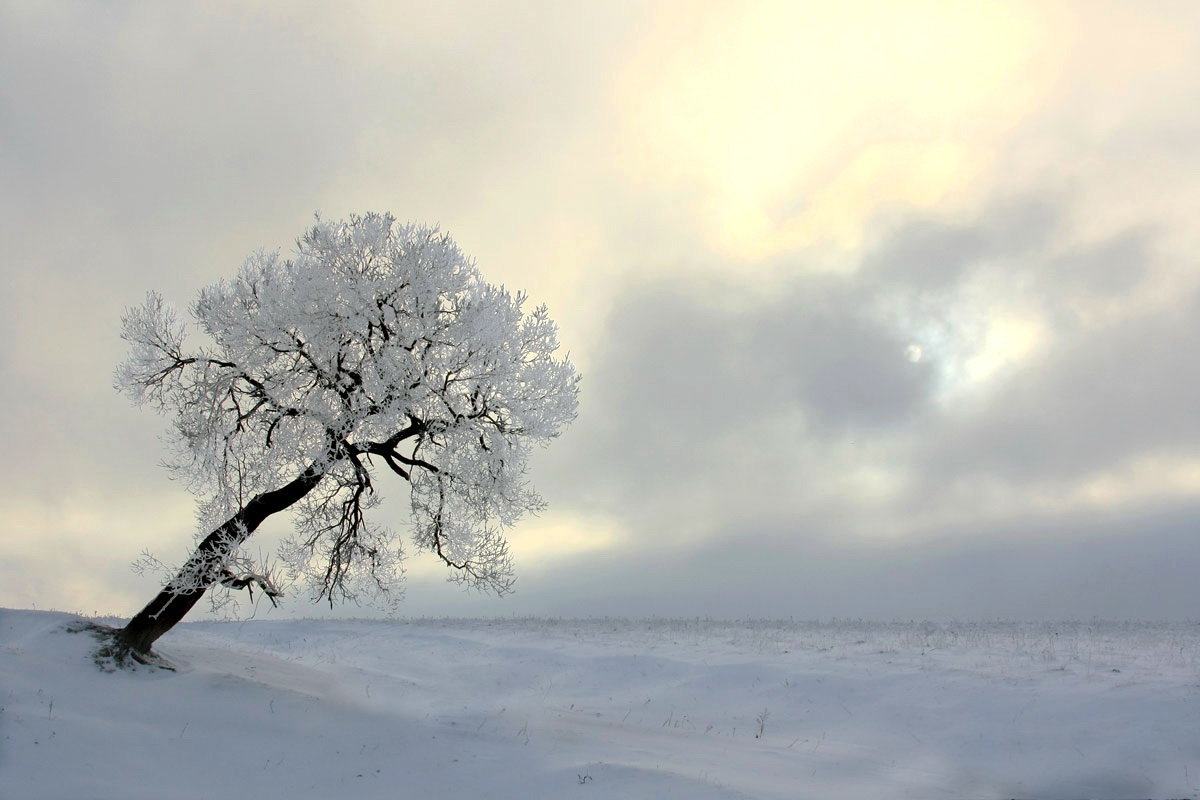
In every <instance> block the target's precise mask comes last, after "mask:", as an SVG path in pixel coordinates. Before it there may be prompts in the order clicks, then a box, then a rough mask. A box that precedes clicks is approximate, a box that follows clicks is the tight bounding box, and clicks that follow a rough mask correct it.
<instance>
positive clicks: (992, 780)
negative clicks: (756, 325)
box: [0, 611, 1200, 800]
mask: <svg viewBox="0 0 1200 800" xmlns="http://www.w3.org/2000/svg"><path fill="white" fill-rule="evenodd" d="M74 619H75V618H72V617H70V616H68V615H65V614H55V613H48V612H32V611H0V697H2V700H0V703H2V705H3V709H2V710H0V797H3V798H5V800H37V799H44V800H51V799H53V800H61V798H83V797H86V798H94V799H95V800H105V799H106V798H113V799H115V798H121V799H122V800H130V799H132V800H137V799H138V798H147V800H149V798H154V799H155V800H157V799H158V798H162V797H171V798H179V799H180V800H188V799H189V798H195V799H196V800H200V799H201V798H204V799H205V800H207V799H208V798H213V797H294V798H304V797H355V798H367V799H369V798H388V799H389V800H394V798H397V797H439V798H517V797H519V798H574V797H577V798H687V799H688V800H696V799H699V800H705V799H706V798H788V799H789V800H795V799H796V798H838V800H856V799H857V798H862V799H863V800H867V799H868V798H871V799H872V800H874V799H876V798H884V797H887V798H897V799H903V798H914V800H915V799H916V798H921V799H922V800H929V799H932V798H1010V797H1023V798H1107V799H1108V800H1115V799H1116V798H1135V797H1138V798H1146V797H1153V798H1180V797H1195V796H1196V795H1197V793H1198V791H1200V679H1198V674H1200V672H1198V670H1200V635H1198V634H1200V630H1198V628H1197V626H1196V625H1195V624H1171V625H1165V624H1153V625H1151V624H1140V623H1137V624H1135V623H1065V624H1017V623H998V622H996V623H983V624H980V623H960V624H934V623H895V624H874V623H863V622H832V623H799V622H786V621H785V622H771V621H745V622H717V621H707V620H687V621H683V620H656V621H641V622H639V621H628V620H586V621H567V620H539V619H515V620H503V621H480V620H412V621H398V622H376V621H371V622H365V621H344V622H331V621H321V622H314V621H287V622H264V621H254V622H249V623H210V622H204V623H190V624H184V625H181V626H179V627H178V628H177V629H176V631H175V632H173V633H172V635H171V636H170V637H169V638H168V639H167V640H165V641H164V642H162V643H161V651H162V652H163V653H164V654H165V655H166V656H167V657H168V658H170V659H172V660H173V661H174V662H175V663H176V664H177V665H179V666H180V667H181V669H180V671H179V672H174V673H172V672H166V671H161V670H151V669H145V668H142V669H138V670H136V671H133V672H116V673H102V672H99V671H98V670H97V669H96V667H95V666H94V665H93V664H92V662H91V660H90V655H89V654H90V651H91V649H92V648H93V646H94V643H93V642H92V640H91V638H90V637H89V636H88V635H87V634H72V633H68V632H66V630H65V629H66V627H67V625H68V624H70V623H71V622H72V621H73V620H74Z"/></svg>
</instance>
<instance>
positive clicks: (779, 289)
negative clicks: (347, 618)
mask: <svg viewBox="0 0 1200 800" xmlns="http://www.w3.org/2000/svg"><path fill="white" fill-rule="evenodd" d="M1198 37H1200V5H1197V4H1195V3H1190V2H1179V3H1169V2H1161V3H1138V4H1132V3H1104V2H1079V3H1074V4H1072V3H1041V2H1029V3H1021V2H1001V3H996V4H995V5H989V4H987V3H940V2H895V1H894V0H883V1H881V2H877V3H872V2H860V3H853V2H852V3H823V2H821V3H818V2H812V3H802V2H788V1H784V2H777V3H771V2H763V3H710V4H705V3H700V2H692V1H690V0H689V1H688V2H679V3H671V2H660V3H633V2H631V3H616V2H608V3H572V2H562V1H561V0H551V1H550V2H544V3H539V2H511V3H504V2H501V3H490V2H488V3H485V2H461V3H438V4H421V5H417V4H411V5H410V4H406V3H402V2H390V1H389V2H378V3H361V2H360V3H353V2H347V3H340V2H339V3H325V4H319V3H306V4H299V3H297V4H279V3H266V2H264V3H246V2H238V3H203V4H184V3H165V4H164V3H157V2H111V3H83V2H80V3H68V2H64V3H43V2H38V1H37V0H30V1H29V2H22V0H0V220H2V222H0V253H2V255H0V271H2V279H3V286H2V291H0V474H2V475H3V481H2V482H0V606H9V607H37V608H58V609H63V610H69V611H82V612H85V613H92V612H100V613H111V614H118V615H129V614H132V613H133V612H135V611H136V610H137V609H138V608H140V607H141V605H142V604H143V603H144V602H145V601H147V600H149V599H150V597H151V596H153V594H154V593H155V591H156V590H157V588H158V587H157V585H156V582H155V579H154V578H153V577H139V576H137V575H135V574H134V573H133V572H131V571H130V569H129V564H130V562H132V561H133V560H134V559H136V558H137V557H138V556H139V554H141V552H142V551H143V550H147V549H149V550H151V551H153V552H154V553H155V554H156V555H158V556H159V557H161V558H163V559H166V560H171V559H178V558H180V557H181V556H182V555H183V554H184V553H185V552H186V551H187V548H188V546H189V545H190V544H191V536H192V534H193V533H194V522H193V518H192V513H193V512H192V508H193V504H192V499H191V497H190V496H189V495H188V494H187V493H186V492H185V491H184V490H183V488H182V487H180V486H179V485H177V484H175V483H172V482H171V481H170V480H168V478H167V476H166V473H165V472H164V471H163V470H162V469H161V468H160V467H159V466H158V463H159V461H160V460H161V459H162V458H163V456H164V455H165V453H164V451H163V449H162V447H161V445H160V443H159V441H158V436H159V435H160V434H161V432H162V431H163V429H164V420H163V419H161V418H159V417H157V416H155V415H154V414H153V412H152V411H150V410H149V409H137V408H133V407H132V406H130V405H129V404H128V402H127V401H126V400H125V399H124V398H123V397H121V396H119V395H118V394H117V393H116V392H115V391H114V390H113V389H112V387H111V378H112V370H113V368H114V366H115V365H116V363H117V362H118V361H119V360H120V359H121V357H122V355H123V347H122V343H121V341H120V339H119V337H118V329H119V320H120V316H121V313H122V311H123V309H124V308H125V307H126V306H129V305H133V304H136V303H138V302H140V300H141V299H142V298H143V297H144V295H145V292H146V291H147V290H150V289H156V290H159V291H161V292H162V293H163V294H165V295H166V296H167V297H168V298H170V299H173V300H174V301H175V302H177V303H178V304H179V305H181V306H184V307H186V306H187V305H188V304H189V303H190V302H191V301H192V299H193V297H194V296H195V294H196V292H197V291H198V290H199V289H200V288H201V287H202V286H204V285H205V284H207V283H209V282H211V281H214V280H216V279H219V278H222V277H227V276H231V275H233V274H234V273H235V272H236V270H237V269H238V267H239V266H240V264H241V262H242V261H243V259H244V258H245V257H246V256H247V255H249V254H250V253H251V252H252V251H254V250H255V249H258V248H266V249H276V248H281V249H283V250H284V251H285V252H286V251H287V250H288V249H290V247H291V246H292V243H293V241H294V240H295V238H296V237H297V236H298V235H299V234H300V233H301V232H302V231H303V229H304V228H305V226H306V225H308V224H309V223H310V221H311V219H312V215H313V213H314V212H318V211H319V212H320V213H321V214H322V215H323V216H324V217H326V218H335V219H336V218H339V217H343V216H345V215H347V214H350V213H355V212H363V211H392V212H393V213H395V214H396V215H397V216H398V217H400V218H402V219H411V220H414V221H419V222H428V223H439V224H440V225H441V226H442V227H443V229H445V230H447V231H449V232H450V233H451V234H452V235H453V236H454V237H455V239H456V240H457V241H458V242H459V244H460V245H461V246H462V247H463V249H464V250H466V251H467V252H468V253H469V254H471V255H472V256H473V257H474V258H475V259H476V260H477V262H478V264H479V267H480V269H481V270H482V272H483V273H484V275H485V276H486V277H487V278H489V279H490V280H492V281H494V282H498V283H504V284H506V285H508V286H509V287H511V288H521V289H525V290H527V291H528V292H529V293H530V295H531V297H532V299H533V300H534V301H535V302H539V303H541V302H545V303H547V304H549V306H550V308H551V312H552V315H553V316H554V318H555V319H556V320H558V322H559V324H560V326H561V338H562V340H563V342H564V345H565V347H566V348H568V349H569V350H570V352H571V356H572V359H573V360H574V361H575V362H576V364H577V365H578V366H579V368H580V370H581V371H582V372H583V374H584V383H583V390H582V405H581V412H580V416H579V419H578V420H577V421H576V423H575V424H574V425H573V426H572V427H571V428H570V429H569V430H568V431H567V433H566V434H564V436H563V437H562V438H561V439H560V440H559V441H557V442H555V443H554V445H553V446H552V447H551V448H550V449H549V450H547V451H545V452H544V453H541V454H539V457H538V459H537V460H536V462H535V465H534V480H535V483H536V484H537V485H538V486H539V488H540V489H541V490H542V492H543V494H544V495H545V496H546V498H547V500H548V501H549V502H550V504H551V508H550V510H549V511H548V512H547V513H546V514H544V515H543V516H542V517H540V518H537V519H532V520H527V521H526V522H524V523H522V524H521V525H520V526H518V528H516V529H515V530H514V531H512V534H511V537H510V539H511V542H512V545H513V553H514V557H515V560H516V563H517V574H518V583H517V592H516V594H514V595H512V596H510V597H507V598H504V599H496V598H495V597H492V596H487V595H479V594H465V593H463V592H462V591H461V590H460V589H458V588H457V587H454V586H450V585H448V584H445V583H444V582H443V578H444V574H443V573H442V572H441V571H440V570H439V569H438V567H437V566H436V565H435V564H433V563H432V561H431V560H430V559H428V558H426V557H413V558H412V559H411V560H410V563H409V581H408V592H407V599H406V601H405V605H404V606H403V608H402V613H407V614H414V615H416V614H422V615H424V614H454V615H461V614H470V615H483V614H486V615H492V614H500V615H508V614H530V613H532V614H549V615H570V616H575V615H635V616H645V615H687V616H695V615H700V616H705V615H709V616H720V617H733V616H747V615H753V616H772V617H774V616H783V617H788V616H792V617H797V618H812V617H832V616H840V617H860V616H861V617H871V618H880V619H892V618H897V617H899V618H910V617H917V618H922V617H932V618H955V617H957V618H963V617H1005V618H1035V619H1036V618H1067V617H1070V618H1091V617H1095V616H1099V617H1119V618H1128V617H1135V618H1196V617H1200V263H1198V261H1197V253H1200V248H1198V245H1200V225H1197V222H1196V209H1197V208H1200V41H1197V38H1198ZM391 491H392V492H393V493H394V494H395V496H396V497H397V498H398V499H400V498H402V497H403V492H404V487H403V486H401V485H394V486H393V487H392V489H391ZM400 508H401V506H400V504H399V503H397V504H395V505H394V506H388V505H385V506H384V507H383V509H382V513H383V515H384V516H385V517H388V515H392V516H393V517H394V518H395V523H397V524H398V523H399V521H400V519H401V518H400V516H399V510H400ZM278 525H286V521H281V522H280V523H278ZM279 529H280V528H278V526H277V527H276V528H275V529H266V530H264V531H262V532H261V536H258V537H257V538H258V539H259V541H260V542H261V546H262V547H263V548H264V550H265V549H267V548H269V545H270V543H271V539H272V536H273V535H274V533H275V532H277V531H278V530H279ZM254 544H255V540H253V539H252V540H251V545H252V549H253V545H254ZM318 611H319V609H318V608H315V607H313V606H310V605H309V604H308V603H307V602H306V601H305V600H304V599H303V598H300V597H296V598H289V602H288V604H287V606H286V607H285V608H284V609H283V610H281V611H278V612H274V613H275V615H277V616H285V615H309V614H313V613H316V612H318ZM260 613H265V612H263V611H261V610H260ZM342 613H351V614H363V613H365V610H363V609H355V608H352V609H348V610H343V612H342Z"/></svg>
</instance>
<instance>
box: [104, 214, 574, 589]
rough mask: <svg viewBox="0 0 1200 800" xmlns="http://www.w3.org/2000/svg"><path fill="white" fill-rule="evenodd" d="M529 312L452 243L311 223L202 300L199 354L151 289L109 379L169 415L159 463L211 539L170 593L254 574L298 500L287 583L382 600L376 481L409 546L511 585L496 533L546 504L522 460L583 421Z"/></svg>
mask: <svg viewBox="0 0 1200 800" xmlns="http://www.w3.org/2000/svg"><path fill="white" fill-rule="evenodd" d="M525 306H526V296H525V295H524V294H521V293H517V294H513V293H510V292H509V291H507V290H506V289H505V288H503V287H501V286H495V285H493V284H490V283H488V282H486V281H485V280H484V279H483V277H482V276H481V275H480V273H479V271H478V269H477V268H476V266H475V264H474V262H473V261H472V260H471V259H469V258H467V257H466V256H465V255H464V254H463V253H462V251H461V250H460V249H459V248H458V246H457V245H456V244H455V243H454V242H453V240H452V239H451V238H450V237H449V236H448V235H446V234H445V233H442V232H440V231H438V230H437V229H435V228H429V227H424V226H420V225H413V224H400V223H398V222H397V221H396V220H395V218H393V217H392V216H391V215H388V214H365V215H362V216H351V217H349V218H348V219H346V220H343V221H336V222H330V221H323V220H320V219H319V218H318V220H317V222H316V224H315V225H313V226H312V227H311V228H310V229H309V230H308V231H307V232H306V233H305V234H304V235H303V236H302V237H301V238H300V239H299V240H298V242H297V247H296V250H295V252H294V254H293V255H291V256H290V257H284V256H282V255H280V254H279V253H277V252H258V253H256V254H254V255H252V256H251V257H250V258H249V259H248V260H247V261H246V262H245V264H244V265H243V266H242V268H241V271H240V272H239V273H238V275H237V277H236V278H234V279H233V280H230V281H219V282H217V283H214V284H212V285H211V286H208V287H207V288H205V289H204V290H202V291H201V292H200V295H199V299H198V300H197V301H196V302H195V303H194V305H193V306H192V308H191V315H192V317H193V318H194V321H195V324H196V326H197V327H198V328H199V329H200V331H201V332H202V334H203V336H202V337H200V338H202V340H203V341H202V342H201V343H199V344H192V343H190V341H189V337H188V336H187V331H186V328H185V325H184V324H183V323H182V322H181V321H180V319H179V315H178V314H177V313H176V311H175V310H173V309H172V307H171V306H169V305H168V304H167V303H166V302H164V300H163V299H162V297H160V296H159V295H158V294H155V293H151V294H150V295H148V297H147V299H146V302H145V303H144V304H143V305H141V306H140V307H137V308H133V309H130V310H129V311H128V312H127V313H126V315H125V317H124V319H123V336H124V338H125V339H126V340H127V341H128V342H129V344H130V350H129V355H128V358H127V359H126V360H125V362H124V363H122V364H121V366H120V367H119V368H118V370H117V374H116V385H117V387H118V388H120V389H121V390H123V391H125V392H126V393H128V394H129V395H130V396H131V397H132V398H133V399H134V400H135V401H137V402H139V403H149V404H152V405H154V406H155V407H157V408H158V409H160V410H161V411H163V412H164V413H166V414H169V415H170V416H171V418H172V422H173V424H172V435H171V437H170V438H171V451H172V452H171V457H170V459H169V460H168V466H169V468H170V469H171V470H172V471H173V473H174V474H175V475H176V476H178V477H179V478H180V479H181V480H183V481H185V482H186V484H187V485H188V487H189V488H190V489H191V490H192V491H193V492H194V493H195V494H196V495H197V496H198V498H199V501H200V512H199V517H200V521H201V525H200V535H201V536H204V534H205V533H208V539H213V538H214V537H216V540H215V544H214V545H213V546H212V547H207V548H205V547H201V548H199V549H198V550H197V553H196V555H194V556H193V557H192V558H191V559H190V560H189V561H188V563H187V564H185V565H184V567H183V568H181V569H180V570H179V571H178V572H177V573H176V575H175V577H174V578H173V579H172V581H171V583H170V584H168V586H167V589H166V590H164V592H167V593H171V592H174V593H176V594H180V593H195V592H196V591H197V590H198V591H200V592H203V590H204V589H206V588H207V587H209V586H210V585H212V584H213V583H215V582H218V581H221V580H224V581H225V582H226V585H231V586H237V585H238V580H239V579H238V576H239V575H248V576H251V577H256V576H258V575H261V573H262V570H261V568H257V567H254V566H253V565H252V564H251V562H250V561H249V556H248V554H247V553H246V552H245V550H244V548H243V546H242V545H243V542H244V540H245V538H246V537H247V536H248V535H249V534H250V533H251V532H252V531H253V529H254V527H256V526H257V525H258V524H259V522H261V519H259V517H260V516H261V517H265V516H267V515H269V514H270V513H273V512H274V511H275V510H280V509H281V508H282V507H289V506H290V507H291V509H292V511H293V514H294V521H295V527H294V532H293V534H292V535H291V536H290V537H289V538H288V539H287V540H286V541H285V542H284V544H283V545H282V546H281V548H280V552H279V553H278V556H279V558H280V559H281V560H282V562H283V563H284V565H285V568H286V571H287V572H288V573H289V574H290V575H291V576H292V577H294V578H297V579H300V580H301V581H302V582H303V583H304V584H306V585H307V586H308V587H309V588H310V589H311V592H312V594H313V596H314V597H316V598H325V599H328V600H329V601H330V602H332V601H333V600H335V599H352V600H355V601H358V600H367V601H372V600H375V601H377V600H383V601H385V602H386V601H388V599H389V598H391V597H394V596H395V594H396V593H395V591H394V590H395V588H396V587H397V582H398V581H399V580H400V578H401V576H402V568H401V556H402V548H401V546H400V539H399V537H398V536H397V534H396V533H395V532H394V531H392V530H389V529H388V528H387V527H386V526H384V525H382V524H380V523H379V522H378V521H376V520H374V519H373V518H372V516H371V514H370V513H369V512H370V510H371V509H372V507H374V506H375V505H376V504H377V503H378V502H379V499H380V498H379V495H378V494H377V493H376V488H377V486H376V479H377V473H378V472H379V471H380V470H383V471H386V472H390V473H392V474H394V475H395V476H397V477H399V478H400V479H402V480H403V481H405V482H407V484H408V501H409V502H408V503H407V508H408V511H409V516H410V519H409V520H408V523H409V527H410V529H411V534H412V539H413V541H414V543H415V544H416V546H417V547H418V548H423V549H426V550H429V551H432V552H433V553H436V554H437V556H438V557H439V558H440V559H441V560H442V561H443V562H445V564H446V565H448V566H449V567H451V568H452V575H453V576H454V577H455V578H456V579H457V580H460V581H463V582H465V583H467V584H470V585H473V586H480V587H486V588H490V589H493V590H496V591H499V592H505V591H507V590H509V589H510V588H511V586H512V580H513V577H512V563H511V559H510V557H509V553H508V547H507V544H506V540H505V537H504V529H505V528H506V527H508V526H511V525H512V524H513V523H514V522H516V521H517V519H518V518H520V517H521V516H522V515H523V514H524V513H526V512H530V511H534V512H536V511H538V510H539V509H541V508H542V507H543V501H542V499H541V498H540V497H539V495H538V494H537V493H536V492H535V491H534V490H533V488H532V487H531V486H530V485H529V484H528V482H527V480H526V477H525V475H526V465H527V460H528V456H529V453H530V450H531V447H532V446H534V445H538V444H543V443H545V442H547V441H549V440H550V439H553V438H555V437H556V436H557V435H558V434H559V432H560V431H561V430H562V429H563V427H564V426H565V425H566V424H568V423H569V422H570V421H571V420H572V419H573V418H574V417H575V414H576V408H577V394H578V381H579V378H578V376H577V374H576V371H575V368H574V367H573V365H572V364H571V362H570V360H569V359H568V358H567V357H565V356H559V355H558V354H557V351H558V349H559V342H558V337H557V326H556V325H555V323H554V322H553V321H552V320H551V319H550V317H549V315H548V313H547V310H546V308H545V307H544V306H539V307H537V308H534V309H533V310H532V311H527V310H526V308H525ZM256 504H257V505H256ZM210 531H211V533H210ZM220 531H224V533H221V534H220V535H218V533H219V532H220ZM206 541H207V539H206ZM245 581H246V578H242V583H243V584H244V583H245ZM193 602H194V601H193Z"/></svg>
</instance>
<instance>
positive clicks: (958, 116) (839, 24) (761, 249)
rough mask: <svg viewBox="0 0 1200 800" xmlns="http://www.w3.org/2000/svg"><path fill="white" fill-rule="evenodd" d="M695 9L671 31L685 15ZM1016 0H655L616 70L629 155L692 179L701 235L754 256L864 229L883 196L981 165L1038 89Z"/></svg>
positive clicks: (635, 166)
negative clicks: (688, 3) (738, 1)
mask: <svg viewBox="0 0 1200 800" xmlns="http://www.w3.org/2000/svg"><path fill="white" fill-rule="evenodd" d="M680 18H684V19H695V18H702V19H703V21H702V22H698V23H694V25H695V28H694V29H688V28H686V27H685V28H684V30H682V31H676V30H674V29H675V28H677V27H679V26H680V25H681V24H682V25H684V26H686V25H687V24H688V23H686V22H685V23H680V22H679V19H680ZM1038 46H1039V29H1038V27H1037V25H1035V24H1034V22H1033V21H1032V20H1031V19H1029V18H1028V17H1027V16H1025V15H1024V13H1023V10H1022V9H1021V8H1019V7H1017V6H1014V5H1011V4H975V3H972V4H951V3H939V2H916V3H902V4H900V3H890V2H860V3H850V4H813V3H803V4H797V3H787V2H766V3H755V4H745V5H738V6H736V7H734V8H722V9H721V11H720V12H719V13H702V14H690V13H689V14H670V15H664V20H663V22H662V23H661V29H660V30H657V31H656V32H655V33H654V35H653V37H652V38H651V39H650V40H649V41H648V42H647V44H646V46H645V48H644V49H643V52H642V53H641V54H640V55H639V56H638V57H636V58H635V59H634V60H633V61H632V63H631V65H630V66H629V67H628V68H627V70H626V71H625V73H624V80H623V82H622V93H623V95H624V97H625V98H626V99H627V100H628V106H629V108H630V119H629V120H628V126H627V127H628V137H629V139H630V141H631V145H630V150H631V151H632V153H633V154H635V157H634V158H633V160H632V163H630V164H629V166H628V169H630V170H631V171H636V172H638V173H641V174H644V175H648V176H650V177H648V178H647V179H656V180H674V181H680V182H683V183H686V184H689V185H691V186H693V187H694V188H695V190H696V191H697V192H699V193H700V195H701V197H702V199H703V203H704V206H705V212H706V216H707V220H706V221H707V224H708V230H709V233H710V236H711V239H712V241H711V244H712V245H714V246H715V247H717V248H719V249H720V251H721V252H723V253H725V254H726V255H729V256H733V257H739V258H742V259H749V260H756V259H761V258H763V257H766V256H770V255H773V254H775V253H779V252H782V251H786V250H789V249H792V248H796V247H800V246H804V245H808V244H813V243H819V242H823V241H832V242H833V243H834V244H837V245H840V246H844V247H850V246H854V245H856V244H858V243H859V242H860V241H861V238H862V234H863V226H864V224H865V223H866V221H867V220H868V219H869V218H870V216H871V215H872V214H873V213H874V212H876V211H879V210H880V209H882V208H885V207H887V206H889V205H895V204H903V205H905V206H908V207H916V208H922V207H930V206H933V205H935V204H938V203H941V202H942V201H944V200H945V199H946V198H947V197H949V196H952V195H954V194H955V193H957V192H961V191H962V190H963V189H965V188H966V187H968V186H970V185H971V184H972V183H973V182H974V181H975V180H977V179H978V178H979V176H980V174H981V173H982V172H983V171H984V170H985V169H986V168H987V166H988V164H989V161H990V159H991V145H992V142H993V139H994V137H995V136H996V135H997V134H998V133H1000V132H1003V131H1004V130H1006V129H1007V128H1009V127H1010V126H1011V125H1012V124H1013V123H1014V121H1015V120H1017V119H1019V117H1020V116H1021V114H1022V113H1023V112H1024V111H1026V110H1027V109H1028V107H1029V106H1030V103H1031V102H1032V100H1033V99H1034V97H1033V96H1034V95H1035V94H1036V89H1035V88H1033V87H1034V86H1035V84H1033V83H1032V82H1030V81H1028V80H1027V77H1028V71H1029V67H1030V62H1031V59H1032V57H1033V54H1035V53H1036V52H1037V50H1038Z"/></svg>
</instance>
